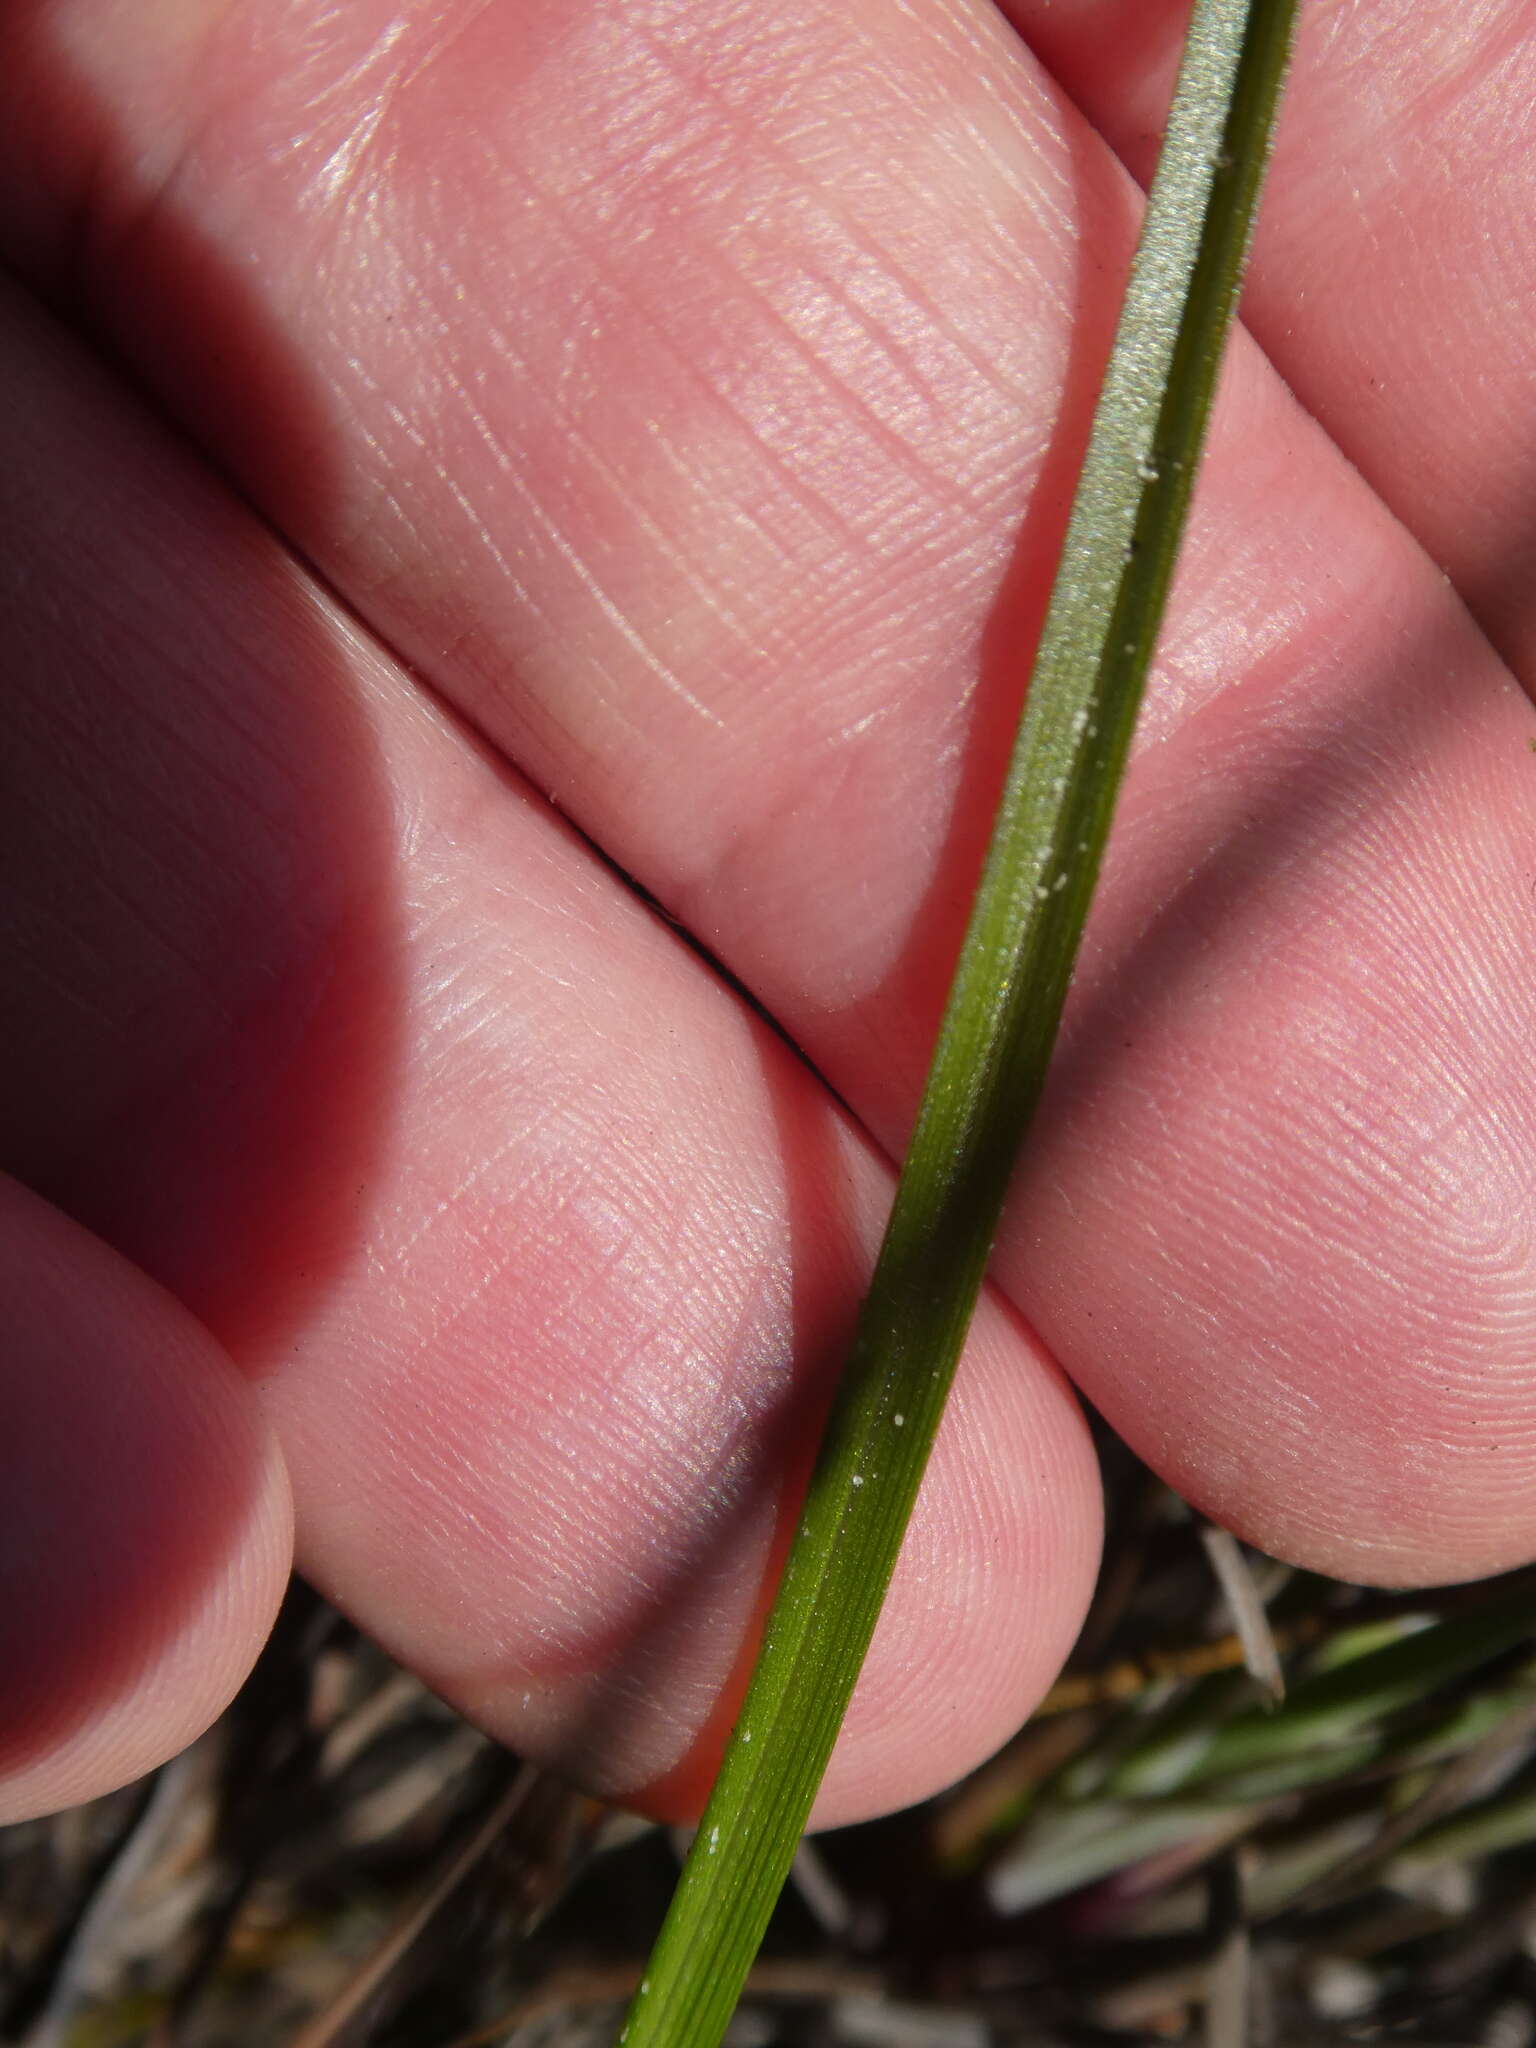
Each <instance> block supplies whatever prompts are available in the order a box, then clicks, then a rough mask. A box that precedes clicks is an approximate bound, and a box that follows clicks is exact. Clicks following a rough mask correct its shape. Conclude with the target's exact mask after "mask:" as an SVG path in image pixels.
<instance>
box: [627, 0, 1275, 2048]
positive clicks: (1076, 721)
mask: <svg viewBox="0 0 1536 2048" xmlns="http://www.w3.org/2000/svg"><path fill="white" fill-rule="evenodd" d="M1294 11H1295V0H1196V5H1195V8H1194V12H1193V17H1192V20H1191V24H1190V30H1189V35H1188V38H1187V41H1186V46H1185V57H1184V63H1183V66H1182V68H1181V71H1180V75H1179V84H1178V87H1177V90H1176V92H1175V95H1174V104H1173V108H1172V110H1171V113H1170V116H1169V122H1168V132H1167V137H1166V140H1165V143H1164V148H1163V153H1162V157H1161V160H1160V162H1159V165H1158V171H1157V177H1156V180H1155V181H1154V184H1153V187H1152V192H1151V195H1150V198H1149V202H1148V208H1147V217H1146V222H1145V225H1144V227H1143V230H1142V237H1141V242H1140V244H1139V247H1138V249H1137V254H1136V260H1135V263H1134V265H1133V267H1132V272H1131V280H1130V285H1129V287H1128V290H1127V295H1126V302H1125V307H1124V310H1123V312H1122V315H1121V320H1120V325H1119V328H1118V330H1117V333H1116V338H1115V347H1114V351H1113V354H1112V356H1111V359H1110V365H1109V369H1108V371H1107V373H1106V376H1105V381H1104V387H1103V392H1102V394H1101V397H1100V400H1099V405H1098V409H1097V411H1096V413H1095V416H1094V423H1093V431H1092V436H1091V439H1090V442H1089V447H1088V453H1087V456H1086V458H1085V460H1084V464H1083V470H1082V475H1081V478H1080V481H1079V486H1078V492H1077V497H1076V499H1075V502H1074V505H1073V511H1072V516H1071V520H1070V522H1069V525H1068V529H1067V536H1066V540H1065V543H1064V545H1063V550H1062V559H1061V565H1060V568H1059V570H1058V574H1057V579H1056V583H1055V586H1054V589H1053V592H1052V597H1051V602H1050V606H1049V609H1048V611H1047V615H1046V620H1045V626H1044V630H1043V632H1042V635H1041V641H1040V647H1039V650H1038V653H1037V655H1036V660H1035V668H1034V672H1033V675H1032V677H1031V680H1030V685H1029V693H1028V698H1027V702H1026V707H1025V713H1024V718H1023V721H1022V723H1021V726H1020V731H1019V738H1018V741H1017V743H1016V746H1015V749H1014V754H1013V758H1012V761H1011V764H1010V768H1009V774H1008V780H1007V785H1006V788H1005V790H1004V793H1003V798H1002V802H1001V805H1000V807H999V812H998V819H997V824H996V827H995V830H994V833H993V838H992V842H991V846H990V849H989V852H988V855H987V861H986V865H985V868H984V871H983V874H982V880H981V885H980V888H979V891H978V894H977V898H976V904H975V908H974V910H973V912H972V915H971V921H970V925H969V928H968V931H967V934H966V938H965V943H964V947H963V949H962V952H961V956H960V963H959V966H958V969H957V971H956V975H955V981H954V986H953V988H952V990H951V993H950V999H949V1005H948V1008H947V1009H946V1012H945V1016H944V1021H943V1024H942V1026H941V1028H940V1032H939V1040H938V1047H937V1050H936V1052H935V1055H934V1061H933V1066H932V1069H931V1072H930V1076H929V1081H928V1086H927V1090H926V1092H925V1094H924V1097H923V1102H922V1106H921V1109H920V1111H919V1113H918V1120H917V1127H916V1130H915V1132H914V1135H913V1138H912V1143H911V1149H910V1151H909V1153H908V1156H907V1161H906V1164H905V1166H904V1168H903V1170H902V1175H901V1180H900V1182H899V1185H898V1187H897V1192H896V1200H895V1205H894V1207H893V1210H892V1213H891V1219H890V1223H889V1226H888V1228H887V1231H886V1236H885V1241H884V1244H883V1245H882V1248H881V1252H880V1257H879V1261H878V1263H877V1266H876V1269H875V1275H874V1279H873V1281H872V1283H871V1287H870V1292H869V1295H868V1298H867V1299H866V1301H865V1304H864V1308H863V1311H862V1313H861V1316H860V1319H859V1324H858V1328H857V1331H856V1333H855V1336H854V1341H853V1347H852V1352H851V1356H850V1358H849V1362H848V1365H847V1368H846V1371H845V1374H844V1378H843V1381H842V1384H841V1386H840V1389H839V1392H838V1396H837V1399H836V1401H835V1403H834V1406H833V1410H832V1414H831V1417H830V1419H829V1421H828V1424H827V1428H826V1433H825V1435H824V1438H823V1441H822V1447H821V1452H820V1455H819V1458H818V1461H817V1465H816V1469H815V1472H814V1473H813V1475H812V1479H811V1483H810V1487H809V1490H808V1493H807V1496H806V1502H805V1507H804V1511H803V1514H802V1517H801V1521H800V1526H799V1529H798V1531H797V1534H796V1537H795V1541H794V1544H793V1546H792V1548H791V1551H790V1556H789V1560H788V1563H787V1565H786V1567H785V1571H784V1577H783V1581H782V1583H781V1585H780V1588H779V1592H778V1596H777V1598H776V1600H775V1603H774V1606H773V1609H772V1612H771V1613H770V1615H769V1618H768V1622H767V1625H766V1628H765V1630H764V1635H763V1641H762V1645H761V1648H760V1651H759V1655H758V1661H757V1665H756V1667H755V1670H754V1672H753V1676H752V1679H751V1682H750V1685H749V1687H748V1691H747V1695H746V1700H745V1703H744V1705H743V1708H742V1711H741V1716H740V1719H739V1721H738V1723H737V1729H736V1735H735V1737H734V1738H733V1740H732V1742H731V1744H730V1746H729V1747H728V1749H727V1752H726V1756H725V1761H724V1763H723V1765H722V1767H721V1770H720V1775H719V1777H718V1779H717V1780H716V1784H715V1788H714V1791H713V1793H712V1794H711V1796H710V1800H709V1804H708V1806H707V1808H706V1809H705V1813H704V1817H703V1820H702V1821H701V1823H700V1826H699V1831H698V1834H697V1836H696V1837H695V1840H694V1843H693V1847H692V1849H691V1851H690V1853H689V1856H688V1860H687V1863H686V1865H685V1868H684V1871H683V1875H682V1878H681V1880H680V1882H679V1885H678V1889H677V1894H676V1897H675V1898H674V1900H673V1903H672V1909H671V1911H670V1913H669V1914H668V1916H667V1922H666V1925H665V1926H664V1928H663V1929H662V1933H661V1938H660V1940H659V1942H658V1943H657V1946H656V1949H655V1952H654V1954H653V1956H652V1959H651V1963H650V1967H649V1969H648V1972H647V1975H646V1980H645V1982H644V1983H643V1984H642V1986H641V1989H640V1992H639V1993H638V1994H637V1996H636V1999H635V2002H634V2004H633V2005H632V2006H631V2008H630V2014H629V2019H628V2022H627V2024H626V2026H625V2029H624V2033H623V2035H622V2036H621V2037H620V2038H621V2039H622V2040H625V2041H627V2042H628V2043H629V2044H630V2048H650V2044H654V2043H658V2042H664V2043H666V2044H668V2048H677V2044H687V2048H711V2044H713V2043H714V2042H716V2041H717V2040H718V2039H719V2037H720V2034H721V2032H722V2031H723V2029H724V2027H725V2024H726V2022H727V2020H728V2019H729V2017H730V2014H731V2012H732V2010H733V2008H734V2006H735V2003H736V1999H737V1996H738V1994H739V1991H740V1987H741V1983H742V1980H743V1978H744V1977H745V1975H746V1972H747V1970H748V1969H749V1967H750V1965H751V1962H752V1958H753V1956H754V1955H755V1954H756V1951H757V1946H758V1943H759V1941H760V1940H761V1938H762V1934H763V1930H764V1928H765V1927H766V1925H767V1922H768V1918H769V1915H770V1914H771V1912H772V1910H773V1905H774V1901H775V1899H776V1898H777V1896H778V1893H779V1890H780V1887H781V1886H782V1884H783V1882H784V1878H785V1875H786V1873H787V1871H788V1868H789V1864H790V1861H791V1859H792V1857H793V1854H794V1850H795V1845H796V1842H797V1841H798V1839H799V1836H800V1833H801V1830H802V1829H803V1827H804V1825H805V1820H806V1816H807V1814H808V1813H809V1811H810V1807H811V1802H812V1800H813V1798H814V1797H815V1792H816V1787H817V1785H818V1784H819V1783H820V1781H821V1776H822V1772H823V1771H824V1769H825V1767H826V1762H827V1758H828V1756H829V1755H830V1754H831V1750H832V1745H833V1742H834V1740H835V1739H836V1735H837V1731H838V1728H839V1726H840V1724H841V1722H842V1718H843V1714H844V1712H845V1710H846V1708H847V1704H848V1700H849V1697H850V1695H851V1693H852V1691H853V1686H854V1681H855V1679H856V1678H857V1676H858V1672H859V1667H860V1665H861V1664H862V1662H863V1659H864V1654H865V1651H866V1649H867V1648H868V1645H869V1639H870V1636H871V1635H872V1633H873V1631H874V1626H875V1621H876V1619H877V1617H878V1614H879V1610H880V1603H881V1600H882V1599H883V1597H884V1593H885V1588H886V1585H887V1582H888V1581H889V1578H890V1575H891V1571H892V1568H893V1566H894V1564H895V1560H896V1554H897V1551H898V1549H899V1547H900V1543H901V1538H902V1533H903V1531H904V1530H905V1527H906V1523H907V1517H908V1515H909V1513H910V1510H911V1506H912V1501H913V1497H914V1496H915V1494H916V1492H917V1487H918V1483H919V1481H920V1480H921V1478H922V1474H923V1468H924V1466H925V1465H926V1463H927V1458H928V1452H929V1449H930V1447H931V1444H932V1441H933V1436H934V1432H935V1430H936V1429H937V1426H938V1422H939V1417H940V1415H941V1413H942V1410H943V1406H944V1400H945V1397H946V1395H947V1393H948V1389H949V1382H950V1379H951V1376H952V1374H953V1372H954V1368H955V1363H956V1360H957V1359H958V1356H959V1353H960V1347H961V1344H962V1342H963V1340H964V1336H965V1331H966V1327H967V1325H968V1323H969V1321H970V1317H971V1313H972V1310H973V1308H974V1306H975V1300H976V1294H977V1290H978V1289H979V1287H980V1284H981V1278H982V1274H983V1271H984V1269H985V1266H986V1262H987V1257H988V1254H989V1252H990V1249H991V1244H992V1239H993V1235H994V1233H995V1231H996V1228H997V1223H998V1218H999V1215H1000V1213H1001V1209H1002V1202H1003V1196H1004V1193H1005V1191H1006V1188H1007V1183H1008V1178H1009V1175H1010V1173H1011V1171H1012V1167H1013V1162H1014V1159H1015V1156H1016V1154H1017V1150H1018V1146H1019V1142H1020V1139H1021V1138H1022V1136H1023V1132H1024V1128H1025V1126H1026V1124H1027V1122H1028V1120H1029V1117H1030V1115H1031V1113H1032V1112H1033V1110H1034V1107H1035V1104H1036V1102H1037V1101H1038V1099H1039V1095H1040V1090H1041V1086H1042V1084H1043V1081H1044V1076H1045V1067H1046V1061H1047V1058H1048V1057H1049V1053H1050V1049H1051V1045H1052V1043H1053V1041H1054V1039H1055V1035H1056V1028H1057V1024H1058V1021H1059V1018H1060V1015H1061V1007H1062V1002H1063V1000H1064V998H1065V994H1066V988H1067V982H1068V978H1069V976H1070V974H1071V970H1072V963H1073V960H1074V959H1075V957H1076V953H1077V947H1078V941H1079V938H1080V935H1081V931H1082V926H1083V920H1084V918H1085V916H1086V914H1087V909H1088V903H1089V898H1090V896H1091V894H1092V890H1093V886H1094V882H1095V880H1096V878H1097V874H1098V868H1099V862H1100V858H1101V855H1102V851H1103V846H1104V841H1105V837H1106V835H1107V833H1108V830H1109V823H1110V816H1111V812H1112V810H1113V806H1114V800H1115V795H1116V791H1117V789H1118V785H1119V780H1120V774H1121V770H1122V768H1123V766H1124V762H1125V757H1126V754H1127V751H1128V749H1129V746H1130V740H1131V733H1132V729H1133V726H1134V723H1135V718H1136V712H1137V708H1138V706H1139V703H1140V699H1141V692H1142V686H1143V682H1144V679H1145V675H1146V670H1147V666H1148V664H1149V662H1150V659H1151V654H1152V649H1153V645H1154V642H1155V639H1156V635H1157V632H1158V627H1159V624H1160V621H1161V617H1162V609H1163V602H1164V599H1165V596H1166V593H1167V588H1168V583H1169V579H1170V577H1171V575H1172V572H1173V566H1174V562H1175V559H1176V557H1177V553H1178V546H1179V540H1180V537H1181V534H1182V531H1183V523H1184V515H1185V511H1186V508H1187V505H1188V500H1189V493H1190V489H1191V486H1192V483H1193V480H1194V471H1195V467H1196V464H1197V462H1198V459H1199V454H1200V448H1201V443H1202V439H1203V435H1204V429H1205V421H1206V417H1207V414H1208V412H1209V408H1210V401H1211V395H1212V392H1213V389H1214V386H1215V380H1216V372H1217V368H1218V365H1219V362H1220V357H1221V350H1222V344H1223V341H1224V339H1225V334H1226V330H1227V327H1228V324H1229V322H1230V316H1231V311H1232V307H1233V304H1234V303H1235V299H1236V294H1237V286H1238V279H1239V276H1240V273H1241V269H1242V262H1243V257H1244V254H1245V251H1246V248H1247V241H1248V234H1249V229H1250V225H1251V221H1252V214H1253V208H1254V204H1255V202H1256V199H1257V194H1258V188H1259V185H1260V182H1261V179H1262V175H1263V169H1264V163H1265V159H1266V156H1267V152H1268V142H1269V134H1270V128H1271V125H1272V121H1273V115H1274V109H1275V105H1276V102H1277V99H1278V95H1279V88H1280V80H1281V77H1282V74H1283V71H1284V66H1285V60H1286V56H1287V54H1288V50H1289V43H1290V34H1291V24H1292V17H1293V14H1294ZM897 1414H900V1415H901V1417H902V1418H903V1420H902V1426H901V1427H900V1428H898V1427H896V1425H895V1421H894V1418H895V1416H896V1415H897Z"/></svg>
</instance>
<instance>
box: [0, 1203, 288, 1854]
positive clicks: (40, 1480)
mask: <svg viewBox="0 0 1536 2048" xmlns="http://www.w3.org/2000/svg"><path fill="white" fill-rule="evenodd" d="M0 1330H3V1340H0V1672H3V1674H4V1679H3V1682H0V1821H14V1820H23V1819H26V1818H28V1817H30V1816H33V1815H36V1814H40V1813H47V1812H50V1811H52V1810H54V1809H56V1808H58V1807H64V1806H70V1805H73V1804H74V1803H76V1802H77V1801H79V1800H84V1799H90V1798H93V1797H95V1796H96V1795H97V1794H99V1793H102V1792H109V1791H112V1790H114V1789H115V1788H116V1787H117V1786H119V1785H123V1784H126V1783H127V1782H128V1781H129V1780H131V1779H133V1778H135V1777H138V1776H140V1775H141V1774H142V1773H143V1772H145V1771H147V1770H150V1769H151V1768H153V1767H154V1766H155V1765H156V1764H159V1763H162V1762H163V1761H164V1760H165V1759H166V1758H167V1757H169V1756H172V1755H174V1754H175V1753H176V1751H177V1750H179V1749H181V1748H183V1747H184V1746H185V1745H186V1744H187V1743H188V1742H190V1741H192V1739H193V1738H194V1737H195V1736H197V1735H199V1734H201V1733H202V1731H203V1730H204V1729H205V1728H206V1727H207V1726H208V1724H209V1722H210V1721H212V1720H213V1719H214V1718H215V1717H216V1716H217V1715H218V1714H219V1712H220V1711H221V1710H222V1709H223V1707H224V1706H225V1705H226V1704H227V1702H228V1701H229V1699H230V1696H231V1695H232V1694H233V1693H234V1691H235V1689H236V1688H237V1687H238V1685H239V1684H240V1682H241V1680H242V1679H243V1678H244V1677H245V1674H246V1673H247V1671H248V1670H249V1669H250V1667H251V1664H252V1662H253V1661H254V1659H255V1657H256V1653H257V1651H258V1650H259V1649H260V1647H261V1644H262V1641H263V1639H264V1638H265V1636H266V1633H267V1630H268V1628H269V1627H270V1625H271V1622H272V1617H273V1615H274V1613H275V1612H276V1608H277V1603H278V1601H279V1599H280V1598H281V1596H282V1591H283V1586H284V1583H285V1580H286V1577H287V1573H288V1569H289V1565H290V1561H291V1554H292V1517H291V1509H290V1503H289V1497H288V1481H287V1475H286V1472H285V1470H284V1468H283V1464H282V1460H281V1456H280V1454H279V1452H278V1450H277V1446H276V1443H275V1441H274V1439H273V1437H272V1435H271V1432H270V1430H269V1429H268V1427H267V1425H266V1423H265V1422H264V1420H263V1419H262V1417H261V1415H260V1412H259V1410H258V1408H257V1405H256V1401H255V1397H254V1395H253V1393H252V1390H251V1388H250V1387H249V1386H248V1385H247V1384H246V1382H245V1381H244V1380H242V1379H241V1378H240V1376H239V1374H238V1373H237V1371H236V1369H235V1367H234V1365H233V1364H232V1363H231V1361H230V1359H229V1358H228V1356H227V1355H226V1354H225V1353H224V1352H223V1351H222V1350H221V1349H220V1348H219V1346H218V1345H217V1344H216V1343H215V1341H214V1340H213V1338H212V1337H211V1336H210V1335H209V1334H208V1333H207V1332H206V1331H205V1330H204V1329H203V1328H202V1326H201V1325H200V1324H199V1323H197V1322H196V1321H195V1320H194V1319H193V1318H192V1316H191V1315H189V1314H188V1312H187V1311H186V1310H185V1309H183V1308H182V1307H181V1305H180V1304H179V1303H178V1302H176V1301H175V1300H174V1299H173V1298H172V1297H171V1296H170V1295H168V1294H166V1293H165V1292H164V1291H163V1290H162V1289H161V1288H159V1287H158V1286H156V1285H155V1283H154V1282H153V1281H151V1280H149V1279H148V1278H146V1276H145V1275H144V1274H142V1273H141V1272H139V1271H138V1269H137V1268H136V1267H133V1266H130V1265H129V1264H127V1263H126V1261H124V1260H123V1259H121V1258H120V1257H119V1256H118V1255H117V1254H116V1253H115V1252H113V1251H111V1250H110V1249H109V1248H108V1247H107V1246H106V1245H104V1244H103V1243H101V1241H100V1240H99V1239H97V1238H94V1237H92V1236H90V1235H89V1234H88V1233H87V1232H86V1231H84V1230H82V1229H80V1228H79V1226H78V1225H76V1224H74V1223H72V1222H70V1221H69V1219H68V1218H67V1217H65V1216H63V1215H61V1214H60V1213H59V1212H58V1211H57V1210H56V1209H53V1208H50V1207H49V1206H48V1204H46V1203H45V1202H43V1201H41V1200H39V1199H38V1198H37V1197H36V1196H35V1195H31V1194H29V1193H28V1192H27V1191H26V1190H25V1189H23V1188H22V1187H20V1186H19V1185H18V1184H17V1183H15V1182H14V1181H9V1180H5V1179H4V1178H3V1177H0Z"/></svg>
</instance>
